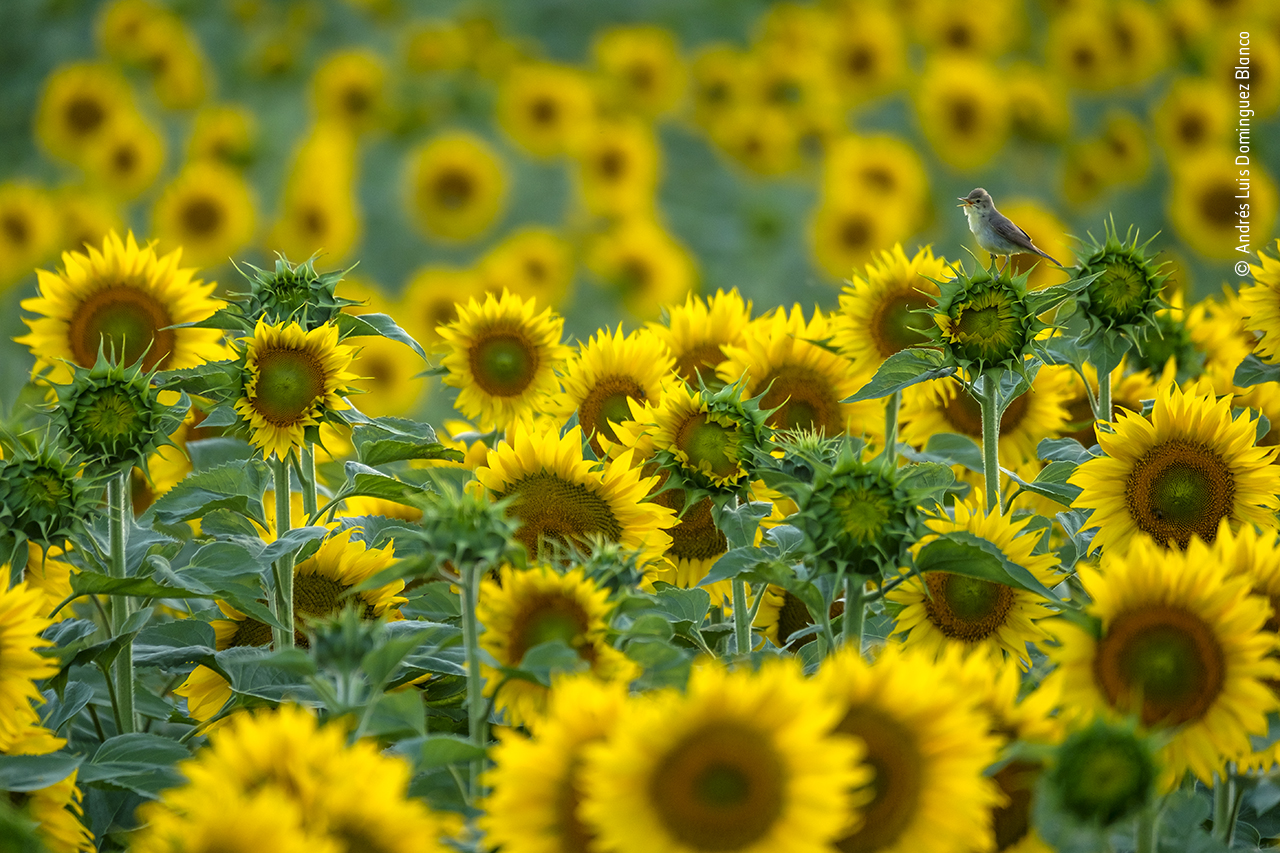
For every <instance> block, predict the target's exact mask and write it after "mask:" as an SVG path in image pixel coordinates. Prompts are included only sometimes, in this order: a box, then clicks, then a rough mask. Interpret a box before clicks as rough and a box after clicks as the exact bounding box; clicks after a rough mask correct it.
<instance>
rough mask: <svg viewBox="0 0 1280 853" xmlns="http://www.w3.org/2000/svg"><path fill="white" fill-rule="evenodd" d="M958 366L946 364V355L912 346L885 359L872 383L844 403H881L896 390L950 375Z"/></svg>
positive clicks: (928, 348)
mask: <svg viewBox="0 0 1280 853" xmlns="http://www.w3.org/2000/svg"><path fill="white" fill-rule="evenodd" d="M955 372H956V369H955V368H954V367H951V366H948V365H947V364H946V356H945V355H943V354H942V352H941V351H939V350H936V349H932V348H930V347H909V348H907V349H904V350H901V351H899V352H896V353H894V354H893V355H891V356H889V357H888V358H886V359H885V360H884V364H882V365H880V369H879V370H877V371H876V374H875V376H873V377H871V381H870V382H868V383H867V384H866V385H864V386H863V387H862V389H861V390H859V391H858V393H856V394H854V395H853V396H852V397H849V398H848V399H846V400H841V401H840V402H842V403H860V402H862V401H863V400H879V399H880V398H881V397H888V396H889V395H890V394H892V393H894V392H895V391H901V390H902V389H903V388H910V387H911V386H912V385H917V384H919V383H921V382H928V381H929V380H930V379H937V378H939V377H942V376H950V375H951V374H953V373H955Z"/></svg>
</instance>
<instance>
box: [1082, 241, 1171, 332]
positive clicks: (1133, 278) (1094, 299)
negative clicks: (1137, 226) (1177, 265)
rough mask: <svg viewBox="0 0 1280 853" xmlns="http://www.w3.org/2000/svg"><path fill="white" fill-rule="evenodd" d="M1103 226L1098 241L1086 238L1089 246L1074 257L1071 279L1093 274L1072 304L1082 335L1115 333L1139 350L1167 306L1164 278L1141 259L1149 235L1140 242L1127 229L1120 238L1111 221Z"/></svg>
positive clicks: (1158, 267)
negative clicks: (1082, 323)
mask: <svg viewBox="0 0 1280 853" xmlns="http://www.w3.org/2000/svg"><path fill="white" fill-rule="evenodd" d="M1103 227H1104V229H1105V230H1104V234H1103V239H1102V240H1101V241H1098V240H1096V239H1094V238H1093V235H1090V239H1089V242H1088V243H1085V244H1084V245H1083V246H1082V247H1081V249H1080V251H1079V252H1077V253H1076V254H1077V255H1078V256H1079V257H1080V258H1081V261H1080V264H1079V265H1078V266H1077V267H1076V269H1075V271H1074V273H1073V274H1074V276H1075V277H1076V278H1083V277H1085V276H1090V275H1097V278H1095V279H1094V280H1093V281H1092V282H1091V283H1090V284H1089V286H1088V288H1086V289H1085V291H1084V293H1083V294H1081V298H1080V299H1079V302H1078V303H1077V304H1078V305H1079V309H1080V310H1081V311H1082V312H1083V313H1084V316H1085V317H1086V318H1087V320H1088V322H1089V330H1088V332H1086V337H1087V336H1088V335H1089V334H1091V333H1093V332H1095V331H1102V330H1105V329H1120V330H1122V331H1124V332H1125V333H1126V334H1127V335H1128V336H1129V337H1131V338H1132V339H1133V340H1134V341H1135V342H1136V343H1137V344H1138V345H1139V346H1141V345H1142V343H1143V341H1144V340H1145V339H1146V338H1147V337H1148V335H1149V334H1150V333H1149V331H1148V329H1149V326H1150V324H1151V323H1153V322H1155V320H1154V315H1155V313H1156V312H1157V311H1159V310H1161V309H1164V308H1168V307H1169V306H1168V305H1167V304H1165V302H1164V300H1162V299H1161V298H1160V293H1161V290H1162V289H1163V288H1164V283H1165V280H1166V279H1168V277H1169V276H1168V274H1167V273H1162V269H1163V267H1164V264H1158V263H1156V261H1155V259H1154V257H1148V255H1147V246H1149V245H1150V244H1151V240H1154V239H1155V238H1154V237H1152V238H1151V239H1149V240H1147V241H1146V242H1145V243H1141V244H1140V243H1139V242H1138V239H1139V238H1138V234H1137V232H1136V231H1134V230H1133V228H1132V226H1130V229H1129V232H1128V233H1127V234H1125V238H1124V239H1123V240H1121V239H1120V235H1119V232H1117V231H1116V225H1115V220H1113V219H1109V220H1107V222H1105V223H1104V225H1103Z"/></svg>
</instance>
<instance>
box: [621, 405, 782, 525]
mask: <svg viewBox="0 0 1280 853" xmlns="http://www.w3.org/2000/svg"><path fill="white" fill-rule="evenodd" d="M730 396H731V389H726V390H725V391H724V392H722V393H719V394H714V395H706V394H703V393H701V392H696V391H693V390H691V389H690V388H689V386H687V385H685V384H684V383H683V382H671V383H668V384H667V385H666V386H665V388H664V390H663V393H662V399H661V400H660V401H658V402H657V403H655V404H654V405H653V406H652V409H651V411H650V413H649V415H648V418H647V423H646V424H645V426H646V428H647V432H648V433H649V436H650V438H651V440H652V441H653V446H654V448H655V450H657V451H660V452H661V451H666V452H667V453H670V454H671V456H672V457H673V458H674V460H675V461H676V462H677V463H679V465H680V469H681V472H682V475H683V478H684V479H685V481H686V482H689V483H693V484H697V485H699V486H701V487H703V488H708V487H709V488H711V489H723V488H734V487H737V486H739V485H745V484H746V483H747V482H748V480H747V475H748V469H747V467H746V466H747V463H748V460H749V458H750V455H751V451H752V450H753V449H758V448H759V447H760V445H761V444H762V443H763V436H762V434H761V432H762V431H761V429H760V423H759V419H760V418H763V413H762V412H759V410H747V409H745V408H744V407H743V406H741V405H740V404H736V399H735V401H734V402H730V400H729V398H730ZM726 403H727V405H726ZM753 412H756V413H758V414H756V415H755V417H753V416H752V415H753ZM709 510H710V507H708V511H709Z"/></svg>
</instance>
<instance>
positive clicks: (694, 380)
mask: <svg viewBox="0 0 1280 853" xmlns="http://www.w3.org/2000/svg"><path fill="white" fill-rule="evenodd" d="M750 322H751V300H749V299H748V300H744V299H743V298H742V294H740V293H738V291H737V290H736V289H734V290H730V291H729V292H728V293H725V292H724V291H723V290H717V291H716V293H715V295H714V296H710V297H707V298H705V299H704V298H703V297H700V296H694V295H693V294H689V295H688V296H686V297H685V301H684V304H683V305H678V304H670V305H668V306H667V307H666V318H665V321H664V322H662V323H650V324H649V328H650V329H651V330H652V331H653V332H654V334H656V335H657V336H658V337H659V338H661V339H662V341H663V342H664V343H665V344H666V345H667V350H668V351H669V352H670V353H671V355H672V357H673V358H674V359H675V368H674V369H675V371H676V373H677V374H679V376H680V378H681V379H683V380H684V381H685V382H687V383H689V384H690V385H697V384H698V382H699V381H701V382H704V383H706V384H708V385H714V384H715V383H716V382H718V381H719V379H718V377H717V376H716V369H717V368H718V367H719V366H720V365H721V364H722V363H723V362H724V361H725V360H726V358H727V356H726V355H725V354H724V350H723V349H722V347H724V346H741V345H742V344H743V342H744V340H745V339H744V337H743V333H744V332H745V331H746V328H747V325H748V324H749V323H750Z"/></svg>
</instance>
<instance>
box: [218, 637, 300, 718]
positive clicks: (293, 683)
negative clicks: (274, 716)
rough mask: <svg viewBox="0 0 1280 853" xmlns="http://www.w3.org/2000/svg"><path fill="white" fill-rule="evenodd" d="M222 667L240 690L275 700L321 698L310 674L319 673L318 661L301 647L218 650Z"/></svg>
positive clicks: (219, 666) (231, 681)
mask: <svg viewBox="0 0 1280 853" xmlns="http://www.w3.org/2000/svg"><path fill="white" fill-rule="evenodd" d="M216 659H217V663H218V668H219V669H220V670H222V672H223V673H224V674H225V675H226V676H227V678H228V680H229V681H230V683H231V688H232V689H233V690H235V692H237V693H245V694H248V695H250V696H256V697H258V698H259V699H267V700H269V701H272V702H283V701H285V700H289V701H294V702H301V703H304V704H313V703H316V702H317V701H318V697H317V696H316V695H315V691H314V690H312V689H311V686H310V685H308V684H307V683H306V680H305V679H306V677H307V676H309V675H314V674H315V662H314V661H312V660H311V659H310V658H309V657H307V653H306V652H304V651H302V650H301V649H286V650H282V651H280V652H273V651H271V650H270V649H267V648H257V647H244V646H241V647H238V648H231V649H227V650H225V651H221V652H218V654H217V655H216Z"/></svg>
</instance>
